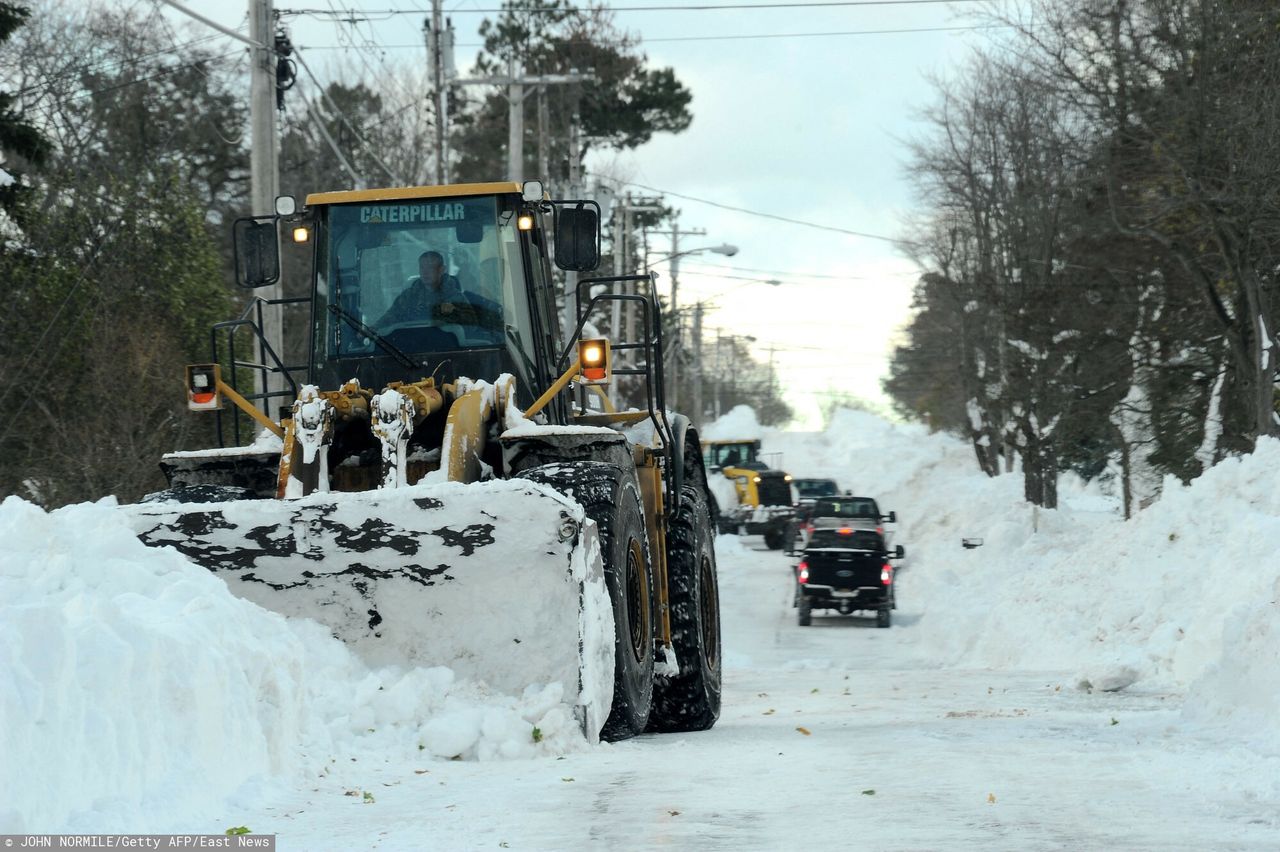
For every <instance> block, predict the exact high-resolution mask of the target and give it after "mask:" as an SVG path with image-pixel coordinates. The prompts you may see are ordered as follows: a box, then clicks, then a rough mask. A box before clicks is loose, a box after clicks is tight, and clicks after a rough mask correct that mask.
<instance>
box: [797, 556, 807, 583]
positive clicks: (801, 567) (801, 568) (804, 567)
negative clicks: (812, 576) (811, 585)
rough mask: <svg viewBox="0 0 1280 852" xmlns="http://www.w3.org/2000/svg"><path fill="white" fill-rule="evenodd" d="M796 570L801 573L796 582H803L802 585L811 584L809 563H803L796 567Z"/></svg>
mask: <svg viewBox="0 0 1280 852" xmlns="http://www.w3.org/2000/svg"><path fill="white" fill-rule="evenodd" d="M796 570H797V571H798V572H799V573H798V574H797V575H796V580H797V581H798V582H801V583H807V582H809V563H808V562H803V561H802V562H801V563H800V564H799V565H797V566H796Z"/></svg>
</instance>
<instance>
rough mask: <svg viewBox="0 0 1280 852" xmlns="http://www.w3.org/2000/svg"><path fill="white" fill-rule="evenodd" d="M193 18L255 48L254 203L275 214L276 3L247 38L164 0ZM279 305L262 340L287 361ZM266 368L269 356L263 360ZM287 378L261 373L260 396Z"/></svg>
mask: <svg viewBox="0 0 1280 852" xmlns="http://www.w3.org/2000/svg"><path fill="white" fill-rule="evenodd" d="M163 2H164V3H165V5H167V6H171V7H173V8H174V9H177V10H178V11H179V12H181V13H183V14H184V15H186V16H187V17H190V18H194V19H195V20H197V21H199V22H200V23H202V24H204V25H205V26H207V27H212V28H213V29H215V30H217V31H218V32H220V33H222V34H224V35H226V36H229V37H231V38H233V39H235V40H236V41H241V42H244V43H245V44H247V45H249V47H250V48H251V56H250V62H249V73H250V76H249V128H250V133H251V138H250V145H251V148H250V151H249V204H250V211H251V212H253V213H255V214H270V213H275V210H276V196H278V195H279V194H280V168H279V160H278V157H277V146H278V143H277V139H276V94H277V93H276V56H275V47H274V45H275V23H276V16H275V10H274V9H273V8H272V0H249V35H248V36H247V37H246V36H244V35H242V34H241V33H238V32H236V31H235V30H233V29H229V28H227V27H224V26H222V25H221V24H219V23H217V22H216V21H212V20H210V19H209V18H206V17H205V16H204V15H201V14H200V13H199V12H195V11H192V10H191V9H189V8H187V7H186V6H184V5H183V4H182V3H179V2H177V0H163ZM259 292H260V293H261V298H263V299H266V300H268V301H270V300H272V299H279V298H280V297H281V290H280V284H279V283H276V284H273V285H271V286H270V287H263V288H261V289H260V290H259ZM280 310H281V309H280V306H279V305H268V306H267V307H266V308H264V309H263V311H262V326H263V327H262V336H263V337H264V338H265V339H266V342H267V345H268V346H270V347H271V349H272V351H273V352H275V353H276V355H277V356H279V357H280V358H281V359H283V357H284V322H283V318H282V317H281V313H280ZM262 360H263V362H264V363H265V361H266V359H265V357H264V358H263V359H262ZM284 386H285V383H284V377H283V376H278V375H268V376H267V378H266V381H263V379H262V377H261V374H259V375H258V378H257V379H256V380H255V389H256V391H257V392H258V393H267V392H268V391H279V390H284ZM262 410H263V411H264V412H265V413H266V414H267V416H272V415H273V413H274V412H272V410H271V400H270V399H263V400H262Z"/></svg>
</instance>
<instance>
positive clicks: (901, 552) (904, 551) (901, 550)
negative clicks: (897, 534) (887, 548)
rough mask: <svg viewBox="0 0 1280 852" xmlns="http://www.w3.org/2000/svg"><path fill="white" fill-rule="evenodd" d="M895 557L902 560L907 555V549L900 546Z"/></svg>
mask: <svg viewBox="0 0 1280 852" xmlns="http://www.w3.org/2000/svg"><path fill="white" fill-rule="evenodd" d="M895 555H896V558H898V559H901V558H902V557H904V556H906V555H907V549H906V548H905V547H903V546H902V545H898V547H897V550H896V553H895Z"/></svg>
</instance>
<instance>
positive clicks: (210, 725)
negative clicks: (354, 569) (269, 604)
mask: <svg viewBox="0 0 1280 852" xmlns="http://www.w3.org/2000/svg"><path fill="white" fill-rule="evenodd" d="M0 541H3V542H4V548H3V550H0V755H3V759H0V790H3V791H4V796H3V798H2V799H0V833H3V832H19V833H21V832H25V831H41V832H45V831H56V830H61V829H65V830H77V829H78V830H85V831H89V830H92V831H95V832H102V831H135V830H138V827H139V826H146V828H147V830H149V831H191V830H192V826H205V828H206V829H208V830H215V831H216V830H221V828H223V827H225V826H220V825H208V823H207V820H209V819H213V818H217V817H219V816H221V815H222V813H223V811H222V810H220V809H219V808H220V807H221V804H220V800H225V799H226V797H228V796H232V795H234V794H235V793H236V791H237V790H243V789H248V787H246V785H249V787H251V786H252V784H253V782H255V781H257V780H261V779H264V778H266V777H269V776H284V777H299V776H306V775H308V774H309V775H313V776H314V775H315V774H325V775H329V776H330V777H335V776H336V777H344V778H345V777H347V776H350V777H351V783H352V785H353V786H358V785H359V783H360V780H359V777H358V776H357V775H356V773H357V772H358V771H359V769H360V768H362V767H363V765H365V764H367V763H372V762H374V761H376V762H377V763H379V764H381V763H383V762H385V761H394V760H405V761H409V760H413V761H422V762H427V761H429V760H431V759H443V760H447V759H450V758H452V757H454V756H461V757H463V758H470V759H481V760H484V759H493V758H518V757H533V756H537V755H557V754H563V753H566V752H569V751H576V750H580V749H583V748H586V742H585V740H584V738H583V736H582V733H581V730H580V729H579V727H578V726H577V724H576V723H575V721H574V720H573V718H572V711H571V708H570V707H569V706H568V704H567V703H565V702H563V701H562V698H563V690H562V689H561V687H560V685H559V684H551V685H546V686H531V687H530V688H529V689H527V690H525V692H524V694H523V695H521V696H519V697H514V696H504V695H497V694H493V693H491V692H489V691H488V690H486V689H484V688H483V687H482V686H479V685H477V684H474V683H466V682H461V681H455V678H454V675H453V672H452V671H450V670H449V669H446V668H439V667H437V668H429V669H415V670H411V671H407V672H406V671H398V670H393V669H383V670H377V671H373V670H370V669H369V668H367V667H366V666H365V665H364V664H363V663H361V662H360V661H359V660H358V659H356V658H355V657H354V656H353V655H352V654H351V653H350V652H348V650H347V649H346V647H345V646H344V645H343V644H342V643H340V642H338V641H337V640H335V639H333V638H332V637H331V636H330V635H329V634H328V633H327V631H325V630H324V629H323V628H321V627H320V626H319V625H318V624H316V623H314V622H310V621H305V620H293V619H290V620H286V619H284V618H283V617H281V616H278V615H275V614H274V613H271V612H268V611H266V610H263V609H261V608H259V607H257V606H255V605H253V604H251V603H248V602H246V601H243V600H240V599H238V598H236V597H233V596H232V595H231V594H230V592H228V590H227V587H226V585H225V584H224V583H223V581H222V580H220V579H218V578H216V577H215V576H213V575H212V574H210V573H209V572H208V571H205V570H204V569H202V568H198V567H196V566H194V565H192V564H191V563H189V562H187V561H186V560H185V559H184V558H182V557H181V556H179V555H178V554H177V553H175V552H172V551H168V550H163V549H152V548H148V547H145V546H143V545H142V544H141V543H140V542H139V541H138V540H137V539H136V538H135V537H134V534H133V532H132V531H131V530H130V529H129V528H128V527H127V526H126V525H125V524H124V522H123V521H122V519H121V518H120V517H119V516H118V514H117V512H116V511H115V510H114V508H113V506H112V505H110V504H109V503H106V502H104V503H102V504H84V505H78V506H71V507H68V508H66V509H62V510H58V511H56V512H53V513H45V512H44V511H42V510H41V509H39V508H37V507H35V506H33V505H31V504H29V503H26V502H24V501H22V500H20V499H18V498H14V497H11V498H9V499H7V500H5V501H4V503H3V504H0ZM477 638H478V640H482V639H483V637H477ZM535 726H536V727H537V728H538V729H539V731H538V732H539V736H538V738H537V739H538V741H537V742H535V741H534V739H535V738H534V737H533V736H532V730H533V728H534V727H535ZM202 830H203V829H202Z"/></svg>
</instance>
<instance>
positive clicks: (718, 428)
mask: <svg viewBox="0 0 1280 852" xmlns="http://www.w3.org/2000/svg"><path fill="white" fill-rule="evenodd" d="M770 431H771V430H770ZM765 432H766V430H765V428H764V427H763V426H761V425H760V421H759V420H758V419H756V412H755V409H753V408H751V407H750V406H747V405H738V406H734V407H733V408H732V409H731V410H730V411H728V412H727V413H725V414H723V415H721V416H720V417H719V418H718V419H716V420H715V421H713V422H711V423H708V424H707V425H706V426H704V427H702V429H701V430H700V431H699V433H698V434H699V435H700V436H701V437H702V440H704V441H752V440H755V439H756V438H761V437H763V436H764V434H765Z"/></svg>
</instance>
